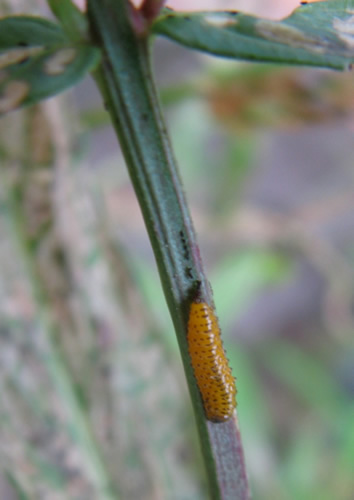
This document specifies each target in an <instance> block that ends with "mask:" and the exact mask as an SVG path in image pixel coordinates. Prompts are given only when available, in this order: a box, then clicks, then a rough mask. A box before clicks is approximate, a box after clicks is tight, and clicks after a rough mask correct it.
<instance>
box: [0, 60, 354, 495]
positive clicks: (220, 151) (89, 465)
mask: <svg viewBox="0 0 354 500" xmlns="http://www.w3.org/2000/svg"><path fill="white" fill-rule="evenodd" d="M203 61H204V66H203V73H202V74H200V75H199V74H198V76H197V77H195V76H194V77H191V78H190V79H189V80H186V81H184V82H183V83H182V84H181V85H180V86H171V87H169V88H165V89H162V91H161V95H162V99H163V101H164V102H165V106H166V111H168V114H169V118H170V129H171V134H172V138H173V143H174V146H175V150H176V155H177V157H178V160H179V164H180V166H181V174H182V178H183V181H184V183H185V186H186V191H187V195H188V199H189V201H190V204H191V209H192V213H193V217H194V220H195V225H196V229H197V232H198V234H199V237H200V241H201V247H202V250H203V255H204V258H205V260H206V263H207V267H208V268H209V271H210V276H211V284H212V286H213V289H214V293H215V302H216V306H217V310H218V314H219V316H220V321H221V325H222V326H223V327H224V336H225V344H226V347H227V352H228V356H229V357H230V361H231V364H232V366H233V368H234V374H235V375H236V377H237V386H238V412H239V418H240V424H241V431H242V435H243V441H244V447H245V453H246V460H247V465H248V469H249V475H250V479H251V483H252V489H253V498H254V499H255V500H258V499H259V500H268V499H269V500H287V499H289V500H304V499H305V498H306V499H307V498H311V499H318V500H327V499H328V500H332V499H333V498H335V499H336V500H348V499H349V498H351V496H352V492H353V490H354V479H353V466H352V464H353V462H354V418H353V417H354V404H353V394H354V382H353V380H354V366H353V359H354V344H353V340H352V337H353V336H352V331H353V330H352V327H353V324H354V322H353V318H352V307H353V304H352V303H351V302H350V300H349V306H348V309H346V310H345V311H344V312H343V311H342V309H341V308H340V306H341V305H342V302H341V297H342V295H339V299H337V302H334V308H335V311H334V312H336V311H337V310H339V315H336V314H334V313H332V309H328V308H330V306H331V304H332V306H333V302H332V303H331V301H326V299H328V293H329V292H330V291H331V290H332V288H331V286H332V285H333V283H334V281H335V276H333V274H334V273H332V274H331V273H330V272H329V271H331V269H332V268H333V269H334V270H336V269H337V267H336V265H337V263H338V262H339V263H340V265H341V266H342V263H343V262H342V261H343V259H344V260H345V264H346V265H347V267H345V266H344V271H343V272H344V273H346V275H347V282H348V283H349V285H348V287H349V288H348V294H350V290H351V288H350V287H352V288H354V279H353V278H352V275H351V273H350V272H349V271H348V272H346V269H347V268H349V269H352V267H353V257H354V252H353V248H352V247H350V245H352V240H350V241H348V243H347V247H346V249H345V256H343V255H342V253H340V252H334V254H333V255H332V257H331V258H332V260H330V261H329V260H325V261H324V264H323V265H322V267H321V268H320V272H321V273H322V275H323V277H324V281H325V285H324V291H323V300H322V304H321V311H322V314H321V315H320V317H318V316H316V314H317V315H318V312H317V311H314V312H313V315H314V316H313V318H311V319H312V320H313V321H308V322H306V321H305V322H303V323H301V329H299V328H298V327H297V326H296V325H295V326H294V325H293V324H290V323H289V324H285V327H284V328H283V329H279V330H277V331H276V330H274V331H268V330H267V328H268V326H267V324H266V323H265V324H264V331H263V332H262V335H261V336H258V337H256V338H243V337H242V336H241V335H240V334H239V330H238V328H239V319H240V317H241V316H242V315H247V311H249V310H251V309H250V308H251V307H252V304H254V303H255V301H256V300H259V299H260V298H262V296H263V295H268V294H270V293H271V292H273V291H274V290H280V293H281V290H282V287H284V286H286V285H288V284H291V283H293V280H294V279H295V276H296V272H297V262H298V260H299V259H307V260H310V261H312V259H313V258H314V257H313V254H315V256H317V257H318V256H319V254H320V253H321V249H322V248H323V247H321V246H320V247H318V246H316V247H315V249H314V251H313V250H311V248H310V250H309V249H308V246H307V244H305V243H304V244H303V243H302V241H301V238H302V236H301V233H300V236H299V232H296V231H295V229H294V228H295V227H297V226H296V224H294V222H295V223H296V222H298V221H297V214H296V213H295V214H290V215H289V214H286V217H285V216H284V214H281V213H279V212H273V213H268V212H263V213H262V214H260V213H259V212H257V211H255V210H253V211H252V207H250V205H251V204H250V201H249V199H248V192H249V191H248V189H249V184H250V182H251V180H252V179H253V178H254V176H256V175H257V171H258V168H259V166H260V165H261V163H262V160H263V156H264V151H265V150H266V148H267V147H268V145H269V137H270V136H272V135H273V134H277V133H278V132H279V130H283V129H287V130H289V131H290V132H291V131H295V130H300V129H301V128H302V127H308V126H309V125H316V124H323V123H331V124H332V125H333V126H336V127H349V126H351V123H352V118H353V109H352V98H351V84H352V75H350V74H349V75H348V74H345V75H339V74H335V73H329V72H324V71H318V70H317V71H313V70H299V69H296V70H295V69H287V68H275V67H263V66H253V65H252V66H251V65H237V66H236V65H225V64H210V63H209V62H206V61H205V60H203ZM84 85H87V82H86V83H85V84H84ZM83 88H84V89H85V90H86V89H88V91H90V87H89V86H88V87H83ZM80 93H82V94H83V93H84V92H83V91H82V89H79V91H78V92H77V94H76V100H77V101H80ZM99 106H100V107H101V103H99ZM97 108H98V105H96V103H95V97H94V96H93V98H92V104H91V100H90V106H89V107H88V108H86V109H85V110H84V111H82V112H81V111H80V109H75V105H74V99H73V98H72V97H71V96H69V97H68V96H64V98H62V99H61V100H60V101H58V102H49V103H47V104H45V105H41V106H38V107H35V108H33V109H32V110H26V111H24V112H19V113H17V114H14V115H11V116H8V117H6V118H4V119H2V121H1V124H0V129H1V135H0V138H1V139H0V154H1V177H2V185H1V191H0V231H1V235H2V236H1V245H0V275H1V280H0V317H1V320H0V347H1V349H0V352H1V364H0V386H1V394H2V396H1V402H0V416H1V422H2V424H1V430H0V442H1V445H0V459H1V464H2V465H1V467H2V471H3V477H0V488H1V487H2V482H6V483H8V484H7V486H8V487H9V488H12V490H13V494H14V495H17V497H18V498H40V499H50V500H53V499H63V500H64V499H75V500H76V499H85V500H86V499H90V498H109V493H107V491H106V490H104V489H100V488H102V485H105V484H106V483H108V484H109V485H110V487H112V489H113V491H116V492H117V491H118V493H119V494H120V495H121V498H124V499H130V498H132V499H134V500H135V499H140V498H141V499H144V500H145V499H149V498H151V499H158V498H163V499H171V500H177V499H178V500H180V499H184V500H187V499H190V500H192V499H193V500H197V499H198V498H205V491H204V487H203V484H204V480H203V478H202V471H201V468H200V465H199V451H198V448H197V440H196V437H195V428H194V423H193V417H192V412H191V408H190V404H189V402H188V395H187V391H186V387H185V383H184V381H183V374H182V366H181V362H180V359H179V353H178V347H177V343H176V340H175V337H174V335H173V327H172V324H171V321H170V318H169V316H168V311H167V307H166V305H165V303H164V299H163V295H162V292H161V286H160V282H159V278H158V275H157V272H156V269H155V266H154V263H153V258H152V253H151V251H150V248H149V243H148V240H147V236H146V234H145V229H144V226H143V223H142V218H141V215H140V211H139V208H138V205H137V203H136V201H135V197H134V193H133V191H132V188H131V186H130V183H129V180H128V178H127V175H126V172H125V170H124V165H123V162H122V160H121V158H120V157H118V155H117V154H116V144H115V141H114V142H113V145H112V144H111V143H110V142H109V140H108V142H105V141H107V139H105V138H102V135H101V132H102V129H100V126H103V125H105V124H106V118H105V116H104V114H103V113H102V112H101V111H97ZM79 122H80V123H81V125H82V128H81V129H79V127H78V125H77V124H78V123H79ZM306 130H308V128H306ZM104 137H106V135H105V136H104ZM101 141H102V142H103V144H104V146H100V144H101ZM107 144H108V147H107ZM111 146H112V147H111ZM300 147H301V145H300V146H299V148H300ZM324 147H328V148H330V147H331V145H330V144H329V145H326V144H324ZM93 163H94V165H93ZM117 164H118V168H117ZM334 168H335V166H334ZM290 182H291V181H290ZM313 182H315V183H316V179H314V181H313ZM349 188H350V186H349ZM339 196H341V192H339ZM330 201H331V200H328V203H327V200H326V198H325V205H326V207H327V208H328V207H331V206H332V205H331V203H330ZM314 209H316V206H315V207H314ZM315 211H316V210H315ZM312 213H313V212H312ZM127 215H128V217H127ZM327 215H328V214H327ZM327 215H326V214H325V216H327ZM309 216H311V214H310V215H309ZM330 216H331V213H330V212H329V215H328V217H330ZM283 218H284V220H283ZM242 220H246V226H247V227H246V230H245V229H244V225H243V224H242ZM289 221H290V222H289ZM305 222H306V220H305ZM300 223H301V224H303V223H304V220H303V219H301V220H300ZM250 235H251V237H250ZM252 235H254V236H253V237H252ZM279 235H281V236H279ZM316 241H317V240H316ZM311 242H312V240H311V241H310V246H311ZM323 244H324V243H323ZM328 262H330V263H331V264H330V265H328ZM333 263H334V264H333ZM336 287H337V284H336V283H335V289H336V290H337V288H336ZM327 292H328V293H327ZM262 294H263V295H262ZM295 299H296V297H295V298H294V307H295ZM342 313H343V314H342ZM343 318H344V320H343ZM342 320H343V321H342ZM83 423H84V427H85V429H86V430H85V431H84V432H83ZM191 440H192V441H193V442H194V441H195V455H193V456H190V455H189V454H187V453H186V449H187V446H186V443H188V442H189V441H191ZM97 463H100V464H101V465H100V468H98V469H97V467H96V466H97ZM97 470H101V473H102V474H101V473H100V474H101V475H100V474H97ZM102 475H104V476H105V477H102ZM1 493H2V492H1V489H0V496H1V498H4V500H7V499H6V496H4V495H3V494H1Z"/></svg>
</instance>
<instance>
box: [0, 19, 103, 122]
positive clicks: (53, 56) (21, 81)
mask: <svg viewBox="0 0 354 500" xmlns="http://www.w3.org/2000/svg"><path fill="white" fill-rule="evenodd" d="M98 61H99V50H98V49H97V48H95V47H91V46H88V45H85V44H83V43H80V42H78V43H76V44H73V43H71V41H70V39H69V38H68V36H67V34H66V33H65V32H64V31H63V30H62V29H61V27H60V26H58V25H56V24H54V23H52V22H50V21H47V20H45V19H41V18H36V17H26V16H15V17H7V18H4V19H1V20H0V115H1V114H4V113H7V112H8V111H12V110H14V109H17V108H20V107H22V106H26V105H28V104H33V103H35V102H37V101H39V100H41V99H44V98H47V97H50V96H52V95H55V94H57V93H58V92H61V91H62V90H65V89H66V88H68V87H70V86H71V85H73V84H75V83H77V81H78V80H80V79H81V78H82V77H83V76H84V75H85V74H86V73H87V72H88V71H90V70H92V69H93V68H94V67H95V66H96V64H97V63H98Z"/></svg>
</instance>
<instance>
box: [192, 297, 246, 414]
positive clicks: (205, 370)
mask: <svg viewBox="0 0 354 500" xmlns="http://www.w3.org/2000/svg"><path fill="white" fill-rule="evenodd" d="M187 340H188V348H189V355H190V358H191V362H192V367H193V370H194V375H195V378H196V380H197V384H198V387H199V390H200V393H201V395H202V399H203V404H204V408H205V413H206V416H207V419H208V420H211V421H213V422H225V421H226V420H228V419H229V418H230V417H231V416H232V414H233V411H234V409H235V408H236V392H237V391H236V386H235V379H234V377H233V376H232V373H231V369H230V367H229V364H228V360H227V358H226V355H225V351H224V348H223V345H222V340H221V335H220V328H219V324H218V319H217V317H216V316H215V314H214V311H213V309H212V308H211V307H210V306H209V305H208V304H206V303H205V302H193V303H192V304H191V309H190V313H189V321H188V337H187Z"/></svg>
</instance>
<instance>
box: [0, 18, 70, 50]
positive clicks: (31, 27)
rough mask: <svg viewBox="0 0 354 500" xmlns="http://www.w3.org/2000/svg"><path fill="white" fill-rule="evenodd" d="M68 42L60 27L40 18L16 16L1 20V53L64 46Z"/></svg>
mask: <svg viewBox="0 0 354 500" xmlns="http://www.w3.org/2000/svg"><path fill="white" fill-rule="evenodd" d="M66 40H67V38H66V35H65V33H64V31H63V30H62V29H61V27H60V26H59V25H57V24H55V23H52V22H50V21H47V20H46V19H42V18H40V17H29V16H14V17H5V18H3V19H0V51H3V50H4V49H12V48H18V47H32V46H36V47H38V46H40V47H43V46H49V45H54V44H63V43H65V42H66Z"/></svg>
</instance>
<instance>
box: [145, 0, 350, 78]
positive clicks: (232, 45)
mask: <svg viewBox="0 0 354 500" xmlns="http://www.w3.org/2000/svg"><path fill="white" fill-rule="evenodd" d="M152 30H153V32H154V33H156V34H160V35H163V36H166V37H167V38H170V39H172V40H174V41H176V42H178V43H180V44H182V45H185V46H187V47H191V48H193V49H197V50H201V51H203V52H209V53H211V54H214V55H218V56H224V57H230V58H234V59H245V60H252V61H258V62H277V63H286V64H299V65H300V64H305V65H312V66H322V67H329V68H335V69H346V68H348V67H350V64H352V63H353V61H354V0H329V1H327V2H318V3H311V4H306V5H302V6H300V7H299V8H298V9H296V10H295V11H294V12H293V14H291V15H290V16H289V17H288V18H286V19H284V20H282V21H270V20H268V19H260V18H257V17H254V16H248V15H245V14H241V13H238V12H213V13H210V12H199V13H195V14H190V13H188V14H187V13H175V12H173V11H170V10H168V9H164V11H163V14H162V15H161V16H160V17H159V18H158V19H157V20H156V22H155V23H154V25H153V28H152Z"/></svg>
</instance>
